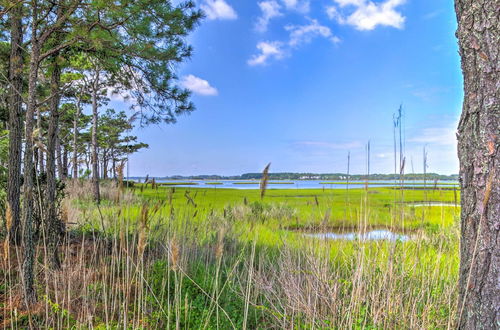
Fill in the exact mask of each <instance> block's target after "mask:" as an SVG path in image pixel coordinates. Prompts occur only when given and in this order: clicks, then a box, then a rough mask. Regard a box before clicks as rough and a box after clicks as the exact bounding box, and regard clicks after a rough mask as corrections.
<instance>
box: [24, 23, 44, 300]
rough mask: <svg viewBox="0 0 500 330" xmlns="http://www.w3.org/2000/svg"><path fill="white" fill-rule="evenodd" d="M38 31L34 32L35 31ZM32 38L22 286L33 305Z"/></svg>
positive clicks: (35, 65)
mask: <svg viewBox="0 0 500 330" xmlns="http://www.w3.org/2000/svg"><path fill="white" fill-rule="evenodd" d="M34 34H35V33H33V35H34ZM34 40H36V38H34V37H33V38H32V45H31V59H30V66H29V78H28V104H27V109H26V124H25V136H26V142H25V147H24V198H23V201H24V203H23V206H24V213H23V223H24V233H23V245H24V258H23V267H22V275H23V289H24V301H25V303H26V304H27V305H32V304H33V303H35V302H36V291H35V288H34V266H35V237H34V232H33V205H34V204H33V203H34V199H35V194H34V180H33V178H34V175H35V164H34V162H33V147H34V140H33V128H34V124H35V116H34V115H35V108H36V101H37V99H36V87H37V82H38V69H39V64H40V63H39V57H40V48H39V45H38V43H37V42H36V41H35V42H34Z"/></svg>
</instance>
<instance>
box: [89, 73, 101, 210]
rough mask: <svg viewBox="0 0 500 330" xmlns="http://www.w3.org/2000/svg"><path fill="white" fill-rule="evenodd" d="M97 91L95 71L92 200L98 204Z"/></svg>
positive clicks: (97, 81)
mask: <svg viewBox="0 0 500 330" xmlns="http://www.w3.org/2000/svg"><path fill="white" fill-rule="evenodd" d="M98 92H99V72H96V75H95V77H94V82H93V87H92V137H91V139H92V187H93V193H94V201H95V202H96V203H97V204H99V203H100V202H101V195H100V192H99V157H98V156H99V155H98V152H97V120H98V116H99V105H98V103H97V93H98Z"/></svg>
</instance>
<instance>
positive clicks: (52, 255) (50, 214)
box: [45, 59, 63, 269]
mask: <svg viewBox="0 0 500 330" xmlns="http://www.w3.org/2000/svg"><path fill="white" fill-rule="evenodd" d="M60 81H61V68H60V67H59V65H58V64H57V60H56V59H54V61H53V71H52V77H51V81H50V90H51V96H52V98H51V100H50V105H49V110H50V118H49V130H48V134H47V192H46V197H47V198H46V206H45V209H46V210H47V213H46V220H45V222H46V226H47V227H46V228H47V248H48V259H49V260H48V261H49V265H50V267H51V268H52V269H59V268H60V267H61V262H60V259H59V253H58V250H57V249H58V246H59V241H60V237H61V234H62V230H63V227H62V224H61V221H60V219H59V218H58V216H57V210H56V193H57V192H56V184H57V179H56V149H58V137H57V133H58V126H59V100H60V95H59V86H60ZM60 175H61V173H60Z"/></svg>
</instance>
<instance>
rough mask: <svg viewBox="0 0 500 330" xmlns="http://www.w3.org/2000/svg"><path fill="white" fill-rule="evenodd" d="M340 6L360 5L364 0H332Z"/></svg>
mask: <svg viewBox="0 0 500 330" xmlns="http://www.w3.org/2000/svg"><path fill="white" fill-rule="evenodd" d="M334 1H335V2H336V3H337V4H338V5H339V6H340V7H346V6H358V7H359V6H362V5H363V4H364V3H365V2H366V0H334Z"/></svg>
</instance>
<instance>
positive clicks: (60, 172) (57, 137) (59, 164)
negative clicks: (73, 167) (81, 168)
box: [56, 133, 64, 180]
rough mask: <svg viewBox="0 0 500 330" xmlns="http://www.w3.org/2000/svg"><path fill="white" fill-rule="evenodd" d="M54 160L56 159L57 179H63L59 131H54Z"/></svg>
mask: <svg viewBox="0 0 500 330" xmlns="http://www.w3.org/2000/svg"><path fill="white" fill-rule="evenodd" d="M56 160H57V173H59V179H61V180H64V167H63V160H62V153H61V140H59V133H56Z"/></svg>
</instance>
